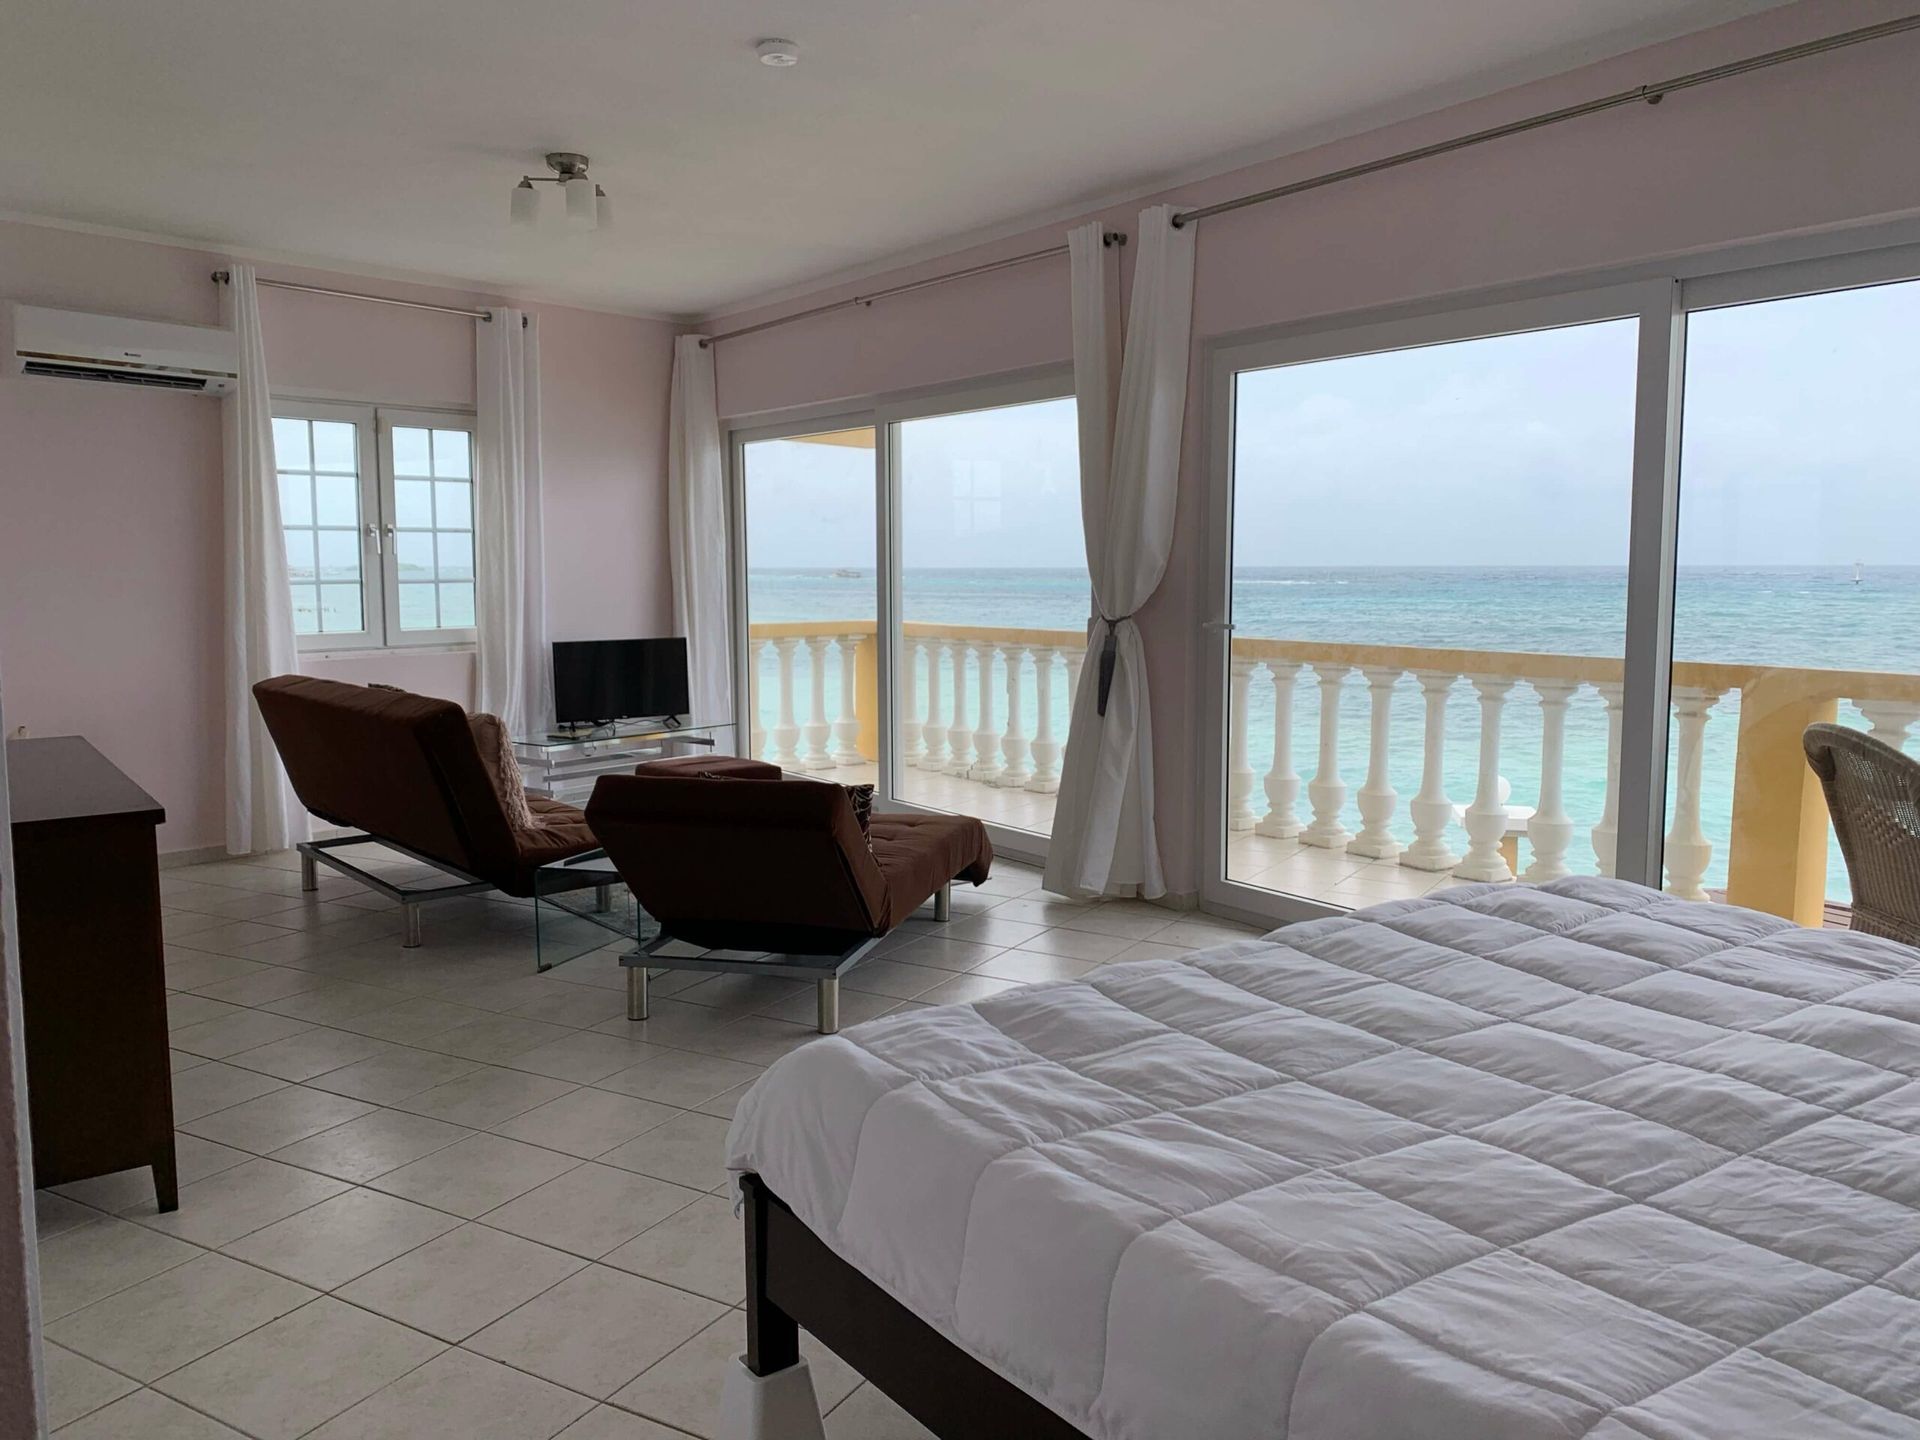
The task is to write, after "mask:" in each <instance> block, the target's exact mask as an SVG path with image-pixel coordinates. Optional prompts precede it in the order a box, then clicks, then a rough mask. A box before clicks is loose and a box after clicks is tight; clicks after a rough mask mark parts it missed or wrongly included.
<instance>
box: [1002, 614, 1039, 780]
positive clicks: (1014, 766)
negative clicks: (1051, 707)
mask: <svg viewBox="0 0 1920 1440" xmlns="http://www.w3.org/2000/svg"><path fill="white" fill-rule="evenodd" d="M1001 653H1002V654H1003V655H1005V656H1006V661H1007V729H1006V733H1005V734H1004V735H1002V736H1001V737H1000V755H1001V759H1002V762H1003V763H1002V764H1001V766H1000V779H999V780H998V781H997V782H996V783H998V784H1001V785H1004V786H1007V787H1008V788H1009V789H1015V790H1017V789H1022V788H1024V787H1025V785H1026V783H1027V782H1028V781H1029V780H1031V779H1032V778H1033V760H1032V750H1031V747H1030V746H1029V744H1028V742H1027V730H1026V722H1025V717H1024V716H1022V715H1021V713H1020V683H1021V680H1022V678H1023V676H1022V672H1023V671H1024V670H1025V669H1026V663H1027V647H1026V646H1024V645H1009V646H1007V647H1006V649H1005V650H1003V651H1002V652H1001ZM1039 673H1040V672H1039V669H1038V667H1036V668H1035V670H1034V677H1035V679H1038V678H1039Z"/></svg>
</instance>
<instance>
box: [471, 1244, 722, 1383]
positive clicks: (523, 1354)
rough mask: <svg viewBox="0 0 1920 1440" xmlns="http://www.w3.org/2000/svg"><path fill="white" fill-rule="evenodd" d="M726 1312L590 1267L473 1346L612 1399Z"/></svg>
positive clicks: (666, 1288) (640, 1280) (652, 1284)
mask: <svg viewBox="0 0 1920 1440" xmlns="http://www.w3.org/2000/svg"><path fill="white" fill-rule="evenodd" d="M725 1313H726V1307H725V1306H724V1305H721V1304H719V1303H718V1302H716V1301H712V1300H703V1299H701V1298H699V1297H698V1296H695V1295H689V1294H687V1293H686V1292H685V1291H683V1290H675V1289H672V1288H671V1287H669V1286H666V1285H661V1284H658V1283H657V1282H655V1281H652V1280H648V1279H646V1278H645V1277H643V1276H639V1275H629V1274H626V1273H625V1272H623V1271H619V1270H610V1269H608V1268H607V1267H606V1266H604V1265H590V1266H588V1267H587V1268H586V1269H584V1270H581V1271H578V1272H577V1273H575V1274H573V1275H570V1276H568V1277H567V1278H566V1279H565V1280H562V1281H561V1282H560V1283H559V1284H558V1285H556V1286H554V1287H553V1288H552V1289H551V1290H549V1291H547V1292H546V1293H545V1294H544V1295H541V1296H538V1297H536V1298H535V1299H532V1300H529V1301H528V1302H527V1303H526V1304H524V1305H522V1306H521V1307H520V1308H519V1309H518V1310H515V1311H513V1312H512V1313H511V1314H509V1315H506V1316H504V1317H503V1318H501V1319H499V1320H496V1321H494V1323H493V1324H491V1325H489V1326H488V1327H487V1328H486V1329H484V1330H482V1331H481V1332H480V1333H479V1334H477V1335H475V1336H473V1337H472V1338H471V1339H469V1340H467V1341H466V1342H465V1343H466V1348H467V1349H469V1350H477V1351H479V1352H480V1353H481V1354H482V1355H489V1356H491V1357H493V1358H494V1359H495V1360H499V1361H502V1362H504V1363H505V1364H508V1365H512V1366H514V1367H515V1368H517V1369H521V1370H526V1371H530V1372H531V1373H533V1374H535V1375H538V1376H540V1377H541V1378H542V1379H545V1380H551V1381H553V1382H554V1383H555V1384H556V1385H564V1386H566V1387H567V1388H568V1389H569V1390H578V1391H581V1392H582V1393H584V1394H587V1395H592V1396H594V1397H596V1398H598V1399H601V1400H604V1399H606V1398H607V1397H608V1396H609V1395H611V1394H613V1392H614V1391H616V1390H618V1389H619V1388H620V1387H621V1386H623V1385H625V1384H626V1383H627V1382H628V1381H629V1380H632V1379H633V1378H634V1377H635V1376H636V1375H638V1374H639V1373H640V1372H641V1371H642V1370H644V1369H646V1368H647V1367H648V1366H649V1365H651V1364H653V1363H654V1361H656V1360H659V1359H660V1358H662V1357H663V1356H665V1355H666V1354H667V1353H668V1352H669V1351H672V1350H674V1349H676V1348H677V1347H678V1346H679V1345H681V1344H682V1343H683V1342H684V1341H686V1340H689V1339H691V1338H692V1337H693V1336H694V1335H696V1334H698V1333H699V1332H700V1331H701V1330H703V1329H705V1328H706V1327H707V1326H708V1325H710V1324H712V1323H713V1321H715V1320H717V1319H719V1318H720V1316H721V1315H723V1314H725Z"/></svg>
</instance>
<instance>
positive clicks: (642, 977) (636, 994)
mask: <svg viewBox="0 0 1920 1440" xmlns="http://www.w3.org/2000/svg"><path fill="white" fill-rule="evenodd" d="M646 1018H647V967H646V966H644V965H629V966H627V1019H629V1020H644V1019H646Z"/></svg>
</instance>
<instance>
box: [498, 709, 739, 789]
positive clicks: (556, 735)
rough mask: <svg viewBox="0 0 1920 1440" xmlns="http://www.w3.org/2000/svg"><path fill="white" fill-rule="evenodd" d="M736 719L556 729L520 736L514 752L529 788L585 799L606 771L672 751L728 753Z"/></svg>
mask: <svg viewBox="0 0 1920 1440" xmlns="http://www.w3.org/2000/svg"><path fill="white" fill-rule="evenodd" d="M732 738H733V726H732V725H681V726H679V727H678V728H674V729H669V728H668V727H667V726H665V725H662V724H661V723H660V722H659V721H657V720H647V721H634V722H632V723H621V724H618V725H603V726H600V727H598V728H596V729H588V728H586V727H581V728H580V729H579V730H577V731H568V730H552V731H546V732H543V733H541V734H538V735H527V736H519V737H516V738H515V739H514V742H513V755H514V758H515V759H516V760H518V761H519V762H520V770H521V773H522V774H523V775H524V776H525V780H526V786H527V789H528V790H529V791H531V792H533V793H534V794H538V795H546V796H549V797H551V798H552V799H555V800H566V801H569V802H571V803H576V804H577V803H583V802H584V801H585V800H586V797H587V795H588V793H589V792H591V791H592V789H593V782H594V781H595V780H596V779H598V778H599V777H600V776H602V775H616V774H618V775H624V774H628V773H631V771H632V770H633V767H634V766H636V765H638V764H639V763H640V762H641V761H643V760H659V759H663V758H665V757H667V756H670V755H698V754H702V753H713V752H715V751H716V750H717V751H719V753H723V754H724V753H725V752H726V747H727V746H728V745H730V744H731V741H732Z"/></svg>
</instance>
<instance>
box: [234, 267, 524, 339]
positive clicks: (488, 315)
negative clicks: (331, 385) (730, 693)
mask: <svg viewBox="0 0 1920 1440" xmlns="http://www.w3.org/2000/svg"><path fill="white" fill-rule="evenodd" d="M232 278H233V277H232V272H230V271H227V270H216V271H214V272H213V283H214V284H216V285H225V284H228V283H229V282H230V281H231V280H232ZM253 283H254V284H256V285H264V286H266V287H267V288H268V289H269V290H298V291H300V292H301V293H302V294H305V295H331V296H333V297H334V298H335V299H336V300H365V301H366V302H367V303H368V304H370V305H398V306H400V307H401V308H403V309H406V310H433V311H436V312H438V313H439V314H441V315H465V316H467V317H468V318H469V319H473V320H485V321H488V322H491V321H492V319H493V312H492V311H491V310H463V309H461V308H460V307H459V306H458V305H429V304H428V303H427V302H426V301H424V300H396V299H394V298H393V297H392V296H391V295H365V294H362V293H361V292H360V291H358V290H329V289H328V288H327V287H326V286H324V285H297V284H295V283H294V282H293V281H291V280H261V279H258V278H256V279H255V280H254V282H253ZM526 324H527V317H526V316H524V315H522V316H521V317H520V326H521V328H522V329H525V328H526Z"/></svg>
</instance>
